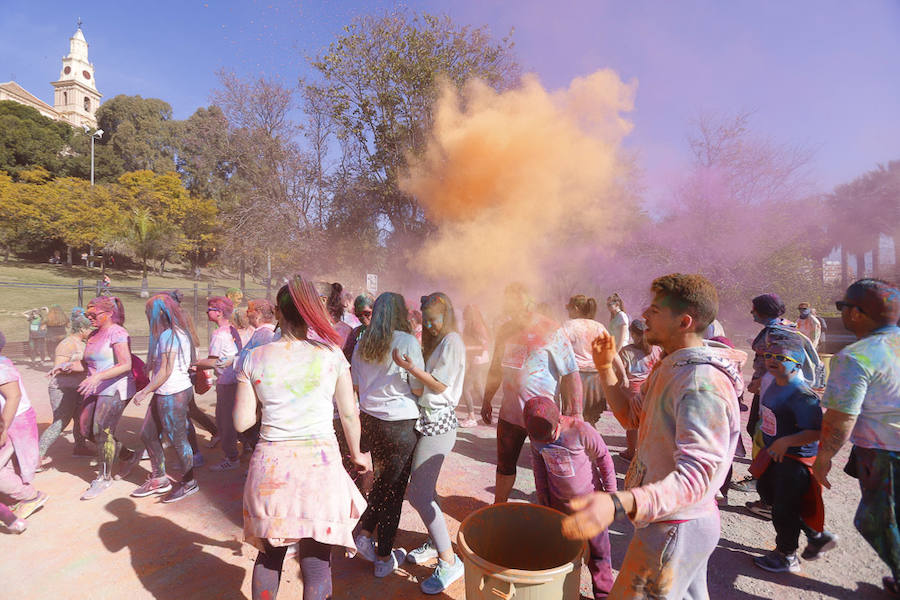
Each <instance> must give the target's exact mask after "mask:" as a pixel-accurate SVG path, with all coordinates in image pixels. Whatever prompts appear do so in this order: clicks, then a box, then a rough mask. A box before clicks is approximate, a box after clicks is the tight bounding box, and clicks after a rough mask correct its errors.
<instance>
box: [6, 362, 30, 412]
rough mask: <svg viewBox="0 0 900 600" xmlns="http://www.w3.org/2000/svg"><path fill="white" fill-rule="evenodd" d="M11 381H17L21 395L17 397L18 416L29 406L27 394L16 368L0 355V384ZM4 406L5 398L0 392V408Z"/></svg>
mask: <svg viewBox="0 0 900 600" xmlns="http://www.w3.org/2000/svg"><path fill="white" fill-rule="evenodd" d="M12 381H16V382H18V384H19V393H20V394H21V395H22V397H21V398H20V399H19V408H17V409H16V416H19V415H21V414H22V413H23V412H25V411H26V410H28V409H29V408H31V402H29V401H28V394H27V393H26V392H25V384H24V383H22V376H21V375H19V370H18V369H16V367H15V365H13V363H12V361H11V360H9V359H8V358H6V357H5V356H0V385H3V384H4V383H10V382H12ZM4 406H6V398H5V397H4V396H3V394H0V410H3V407H4Z"/></svg>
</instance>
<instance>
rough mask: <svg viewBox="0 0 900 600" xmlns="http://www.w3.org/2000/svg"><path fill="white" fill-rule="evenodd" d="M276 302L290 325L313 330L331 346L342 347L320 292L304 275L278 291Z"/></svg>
mask: <svg viewBox="0 0 900 600" xmlns="http://www.w3.org/2000/svg"><path fill="white" fill-rule="evenodd" d="M276 302H277V303H278V309H279V310H280V311H281V316H282V318H283V319H284V320H285V321H287V323H288V324H290V325H292V326H294V327H297V326H299V327H306V328H309V329H312V330H313V331H315V332H316V334H317V335H318V336H319V337H320V338H321V339H323V340H325V341H326V342H328V343H329V344H331V345H333V346H340V344H341V336H340V334H338V332H337V331H335V329H334V326H333V325H332V324H331V318H330V317H329V316H328V313H327V312H326V311H325V306H323V304H322V301H321V300H320V299H319V292H318V291H316V288H315V286H314V285H313V284H312V282H310V281H308V280H306V279H305V278H304V277H303V276H302V275H294V276H293V277H292V278H291V280H290V281H289V282H288V284H287V285H286V286H284V287H282V288H281V289H280V290H278V296H277V297H276Z"/></svg>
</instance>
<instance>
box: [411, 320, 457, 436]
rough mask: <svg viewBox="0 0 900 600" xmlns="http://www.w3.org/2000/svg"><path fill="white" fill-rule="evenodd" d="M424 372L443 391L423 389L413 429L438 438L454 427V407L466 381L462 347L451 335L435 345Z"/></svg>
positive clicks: (454, 336) (453, 333)
mask: <svg viewBox="0 0 900 600" xmlns="http://www.w3.org/2000/svg"><path fill="white" fill-rule="evenodd" d="M425 370H426V371H427V372H428V373H430V374H431V376H432V377H434V378H435V379H436V380H438V381H439V382H441V383H443V384H444V385H445V386H447V388H446V389H445V390H444V391H443V392H441V393H440V394H438V393H436V392H432V391H431V390H429V389H428V387H427V386H426V387H425V388H424V389H423V390H422V395H421V396H419V407H420V409H421V415H420V416H419V421H418V423H416V429H417V430H418V431H420V432H422V433H423V434H425V435H440V434H442V433H446V432H447V431H449V430H450V429H453V428H454V427H456V424H457V423H456V406H457V405H458V404H459V399H460V398H461V397H462V392H463V381H464V380H465V377H466V345H465V344H464V343H463V340H462V336H460V335H459V334H458V333H456V332H455V331H453V332H450V333H448V334H447V335H445V336H444V337H443V339H441V341H440V342H438V345H437V346H435V348H434V350H433V351H432V352H431V356H429V357H428V360H427V361H425Z"/></svg>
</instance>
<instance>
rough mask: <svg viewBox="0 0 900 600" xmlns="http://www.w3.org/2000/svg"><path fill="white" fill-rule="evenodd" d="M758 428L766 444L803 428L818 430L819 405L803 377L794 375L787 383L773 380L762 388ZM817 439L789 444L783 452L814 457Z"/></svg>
mask: <svg viewBox="0 0 900 600" xmlns="http://www.w3.org/2000/svg"><path fill="white" fill-rule="evenodd" d="M761 406H762V408H761V410H760V412H761V413H762V414H761V418H760V429H761V430H762V434H763V441H764V442H765V444H766V447H768V446H771V445H772V442H774V441H775V440H777V439H778V438H783V437H785V436H788V435H794V434H795V433H799V432H801V431H805V430H807V429H815V430H821V429H822V407H821V406H819V397H818V396H816V395H815V394H814V393H813V391H812V390H811V389H809V387H808V386H807V385H806V383H805V382H804V381H803V379H801V378H799V377H795V378H794V379H792V380H791V381H789V382H788V383H787V385H778V384H777V383H775V382H772V384H771V385H770V386H769V387H768V388H767V389H766V392H765V394H763V397H762V400H761ZM818 451H819V442H812V443H810V444H806V445H804V446H792V447H790V448H788V451H787V453H788V454H793V455H794V456H804V457H805V456H815V455H816V454H817V453H818Z"/></svg>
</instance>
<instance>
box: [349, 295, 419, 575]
mask: <svg viewBox="0 0 900 600" xmlns="http://www.w3.org/2000/svg"><path fill="white" fill-rule="evenodd" d="M408 314H409V312H408V311H407V308H406V301H405V300H404V299H403V296H401V295H400V294H395V293H393V292H384V293H383V294H381V295H380V296H378V299H377V300H375V305H374V306H373V307H372V321H371V323H369V326H368V327H367V328H366V332H365V333H363V335H362V337H361V338H360V339H359V342H358V343H357V344H356V347H355V348H354V349H353V359H352V361H351V364H352V366H353V368H352V369H351V375H352V377H353V387H354V389H356V390H357V391H358V393H359V409H360V413H361V414H360V423H361V424H362V435H363V438H362V441H363V446H364V448H363V449H364V450H371V452H372V462H373V463H374V465H375V474H376V477H375V481H374V483H373V485H372V491H371V492H369V498H368V499H369V507H368V508H367V509H366V512H365V514H363V516H362V519H360V522H359V523H360V525H359V526H360V529H359V533H358V535H357V536H356V538H355V541H356V547H357V549H358V550H359V553H360V554H361V555H362V556H363V557H364V558H366V559H368V560H371V561H373V562H375V576H376V577H386V576H387V575H390V574H391V573H392V572H393V571H394V569H396V568H397V566H398V565H399V563H401V562H403V561H404V559H405V558H406V552H405V551H404V550H403V549H402V548H397V549H396V550H393V544H394V538H395V537H396V535H397V527H398V526H399V525H400V510H401V508H402V507H403V496H404V495H405V494H406V485H407V483H409V472H410V469H411V467H412V455H413V450H415V447H416V422H417V421H418V420H419V405H418V395H419V394H421V392H422V388H423V386H422V382H420V381H419V380H418V379H416V378H415V377H412V376H411V375H410V374H409V373H408V372H407V371H406V370H404V369H402V368H400V367H399V366H397V365H396V364H395V363H394V360H393V358H392V357H391V353H392V352H393V351H394V350H397V351H398V352H399V353H400V354H401V355H406V356H407V357H408V360H409V361H410V362H411V363H412V364H414V365H415V366H416V367H417V368H419V369H422V368H424V367H425V361H424V360H423V359H422V349H421V347H420V346H419V340H417V339H416V338H415V337H414V336H413V335H412V326H411V325H410V322H409V318H408ZM373 533H374V534H375V535H376V537H377V540H378V543H377V546H376V545H375V543H374V542H373V540H372V534H373ZM376 548H377V549H376Z"/></svg>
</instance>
